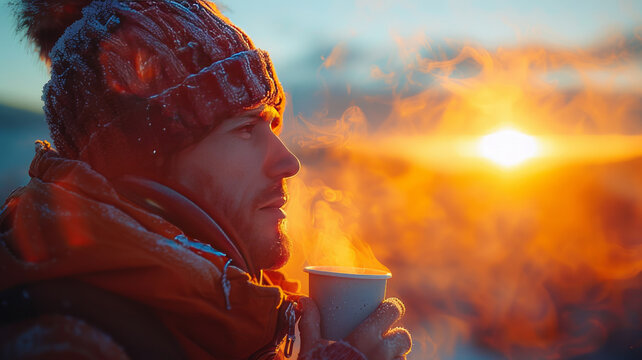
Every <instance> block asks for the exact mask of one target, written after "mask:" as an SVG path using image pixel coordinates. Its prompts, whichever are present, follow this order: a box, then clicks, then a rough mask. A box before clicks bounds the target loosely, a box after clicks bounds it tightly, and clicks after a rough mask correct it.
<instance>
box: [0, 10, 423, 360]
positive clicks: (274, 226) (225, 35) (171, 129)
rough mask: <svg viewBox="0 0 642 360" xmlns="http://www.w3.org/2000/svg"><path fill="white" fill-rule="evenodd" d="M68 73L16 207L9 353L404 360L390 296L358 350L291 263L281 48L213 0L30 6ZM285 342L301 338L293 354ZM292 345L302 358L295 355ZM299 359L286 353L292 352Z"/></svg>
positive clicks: (58, 67) (11, 205) (14, 197)
mask: <svg viewBox="0 0 642 360" xmlns="http://www.w3.org/2000/svg"><path fill="white" fill-rule="evenodd" d="M18 9H19V10H18V12H19V20H20V25H21V26H22V27H23V28H25V29H26V31H27V35H28V36H29V37H30V38H31V39H32V40H33V41H34V42H35V43H36V45H37V47H38V48H39V49H40V53H41V56H42V57H43V58H44V59H45V61H47V63H48V64H50V67H51V76H52V77H51V80H50V81H49V82H48V83H47V85H46V86H45V89H44V94H43V99H44V101H45V114H46V118H47V121H48V124H49V127H50V130H51V135H52V138H53V139H54V144H55V147H56V149H55V150H54V149H53V148H52V147H51V145H49V144H48V143H46V142H37V146H36V156H35V158H34V160H33V162H32V164H31V167H30V170H29V173H30V175H31V176H32V180H31V181H30V183H29V184H28V185H27V186H25V187H23V188H20V189H18V190H16V191H14V193H12V194H11V195H10V196H9V198H8V199H7V201H6V202H5V205H4V206H3V208H2V211H1V213H0V243H1V244H2V246H0V274H1V275H0V291H1V293H0V316H1V318H0V320H1V325H0V339H2V340H0V345H1V347H0V354H2V356H3V357H4V358H40V357H42V358H91V359H94V358H106V359H126V358H194V359H271V358H275V357H282V356H283V355H285V356H287V355H289V353H290V350H291V347H292V342H293V340H294V336H293V335H294V326H295V323H296V320H297V315H300V318H301V320H300V322H299V329H300V332H301V337H302V342H301V351H300V354H301V355H300V358H301V359H364V358H367V359H392V358H394V357H398V358H402V357H405V354H406V353H407V352H408V351H409V349H410V336H409V334H408V332H407V331H406V330H405V329H401V328H395V329H391V327H392V325H393V323H394V322H395V321H396V320H398V319H399V318H400V317H401V316H402V315H403V312H404V310H403V304H401V302H400V301H399V300H396V299H388V300H386V301H384V303H383V304H382V305H381V306H380V307H379V308H378V309H377V311H375V313H374V314H373V315H372V316H371V317H370V318H368V319H367V320H366V321H364V323H363V324H362V325H361V326H360V327H359V328H358V329H357V330H355V331H354V332H353V333H352V334H351V335H350V336H349V337H348V338H347V339H346V340H345V341H340V342H335V343H331V342H327V341H325V340H323V339H321V337H320V335H319V333H320V332H319V314H318V310H317V309H316V306H315V305H314V303H313V302H312V301H311V300H310V299H308V298H306V297H304V296H301V295H300V294H297V293H296V291H297V287H296V284H294V283H291V282H288V281H287V280H285V278H284V277H283V275H282V274H280V273H278V272H277V271H275V270H276V269H278V268H279V267H281V266H282V265H283V264H284V263H285V262H286V261H287V260H288V257H289V240H288V239H287V237H286V236H285V234H284V233H283V230H282V229H281V225H282V223H283V220H284V218H285V213H284V212H283V210H282V207H283V206H284V205H285V203H286V201H287V193H286V190H285V179H287V178H289V177H291V176H294V175H295V174H296V173H297V172H298V170H299V162H298V160H297V159H296V157H294V155H292V154H291V153H290V152H289V151H288V150H287V148H286V147H285V146H284V145H283V143H282V142H281V141H280V139H279V138H278V133H279V130H280V128H281V122H282V113H283V107H284V95H283V90H282V88H281V86H280V84H279V82H278V79H277V77H276V75H275V73H274V69H273V67H272V64H271V62H270V60H269V56H268V54H267V53H266V52H264V51H262V50H259V49H256V48H255V47H254V45H253V44H252V42H251V40H250V39H249V38H248V37H247V35H246V34H245V33H243V32H242V31H241V30H240V29H238V28H236V27H235V26H234V25H233V24H231V23H230V22H229V20H227V19H226V18H224V17H223V16H222V15H221V14H220V13H219V12H218V10H217V9H216V8H215V7H214V6H213V5H210V4H207V3H202V2H199V1H183V2H180V3H179V2H174V1H151V0H147V1H116V0H107V1H81V0H68V1H63V2H59V1H55V2H54V1H41V0H40V1H36V0H32V1H24V2H23V3H22V4H20V5H19V6H18ZM284 338H285V344H284ZM283 347H285V351H283ZM284 352H285V354H284Z"/></svg>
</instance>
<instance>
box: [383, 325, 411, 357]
mask: <svg viewBox="0 0 642 360" xmlns="http://www.w3.org/2000/svg"><path fill="white" fill-rule="evenodd" d="M411 349H412V337H411V336H410V333H409V332H408V330H406V329H404V328H400V327H398V328H394V329H392V330H390V331H389V332H388V333H387V334H386V335H385V336H384V338H383V340H382V341H381V342H380V343H379V346H378V349H377V352H378V353H379V354H382V355H383V358H384V359H398V358H400V357H401V358H405V356H406V354H408V353H409V352H410V350H411Z"/></svg>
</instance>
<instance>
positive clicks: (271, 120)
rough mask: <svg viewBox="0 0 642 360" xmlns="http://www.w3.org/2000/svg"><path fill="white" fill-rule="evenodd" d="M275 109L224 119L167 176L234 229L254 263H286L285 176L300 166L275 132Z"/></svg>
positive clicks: (185, 152)
mask: <svg viewBox="0 0 642 360" xmlns="http://www.w3.org/2000/svg"><path fill="white" fill-rule="evenodd" d="M280 121H281V119H280V116H279V113H278V112H277V111H276V110H274V108H272V107H270V106H265V105H262V106H260V107H258V108H256V109H253V110H248V111H245V112H243V113H241V114H240V115H238V116H236V117H234V118H230V119H227V120H224V121H223V122H222V123H221V124H220V125H219V126H218V127H217V128H216V129H214V130H212V131H211V132H210V133H209V134H208V135H207V137H205V138H204V139H203V140H201V141H200V142H198V143H196V144H195V145H193V146H191V147H189V148H187V149H185V150H183V151H181V152H180V153H179V154H178V155H176V156H175V157H174V158H173V159H172V162H171V164H170V177H172V178H173V181H174V182H178V183H179V184H180V186H181V187H182V188H184V189H187V191H189V192H190V193H189V194H187V195H188V196H189V197H191V198H192V199H194V200H195V201H196V202H197V203H199V204H201V206H203V207H204V210H205V211H207V212H208V213H209V214H211V215H212V216H214V217H215V219H217V220H219V221H220V220H222V221H227V222H229V224H230V226H231V227H232V228H233V230H234V231H235V232H236V233H237V234H238V236H239V239H238V241H239V242H240V244H236V245H237V246H239V247H240V248H242V250H241V251H243V252H245V253H246V254H249V257H250V259H248V260H249V261H250V262H252V264H253V266H254V268H255V269H272V268H279V267H281V266H282V265H284V264H285V263H286V262H287V260H288V258H289V256H290V243H289V240H288V239H287V237H286V236H285V234H284V233H283V231H282V225H283V221H284V219H285V212H283V210H282V209H281V208H282V207H283V206H284V205H285V202H286V201H287V194H286V189H285V179H286V178H288V177H291V176H294V175H295V174H296V173H297V172H298V171H299V161H298V159H297V158H296V157H295V156H294V155H293V154H292V153H290V151H289V150H288V149H287V148H286V147H285V145H284V144H283V143H282V142H281V140H280V139H279V138H278V136H277V134H276V133H275V129H278V127H279V125H280Z"/></svg>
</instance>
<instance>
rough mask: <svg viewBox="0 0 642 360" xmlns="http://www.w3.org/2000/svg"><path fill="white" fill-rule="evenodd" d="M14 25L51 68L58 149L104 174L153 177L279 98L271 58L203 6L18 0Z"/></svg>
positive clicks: (49, 98) (280, 102)
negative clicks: (228, 122) (170, 159)
mask: <svg viewBox="0 0 642 360" xmlns="http://www.w3.org/2000/svg"><path fill="white" fill-rule="evenodd" d="M17 8H18V9H17V10H18V17H19V27H20V28H23V29H26V32H27V36H28V37H29V38H30V39H31V40H32V41H33V42H34V43H35V44H36V46H37V47H38V48H39V51H40V55H41V57H42V58H43V59H44V60H45V61H47V63H48V64H50V65H51V80H50V81H49V82H48V83H47V84H46V85H45V87H44V91H43V100H44V103H45V105H44V110H45V115H46V118H47V122H48V124H49V129H50V131H51V136H52V138H53V140H54V145H55V147H56V148H57V150H58V151H59V152H60V153H61V154H62V155H63V156H65V157H68V158H71V159H79V160H83V161H86V162H88V163H89V164H90V165H91V166H92V167H93V168H94V169H96V170H97V171H99V172H101V173H103V174H104V175H106V176H108V177H112V176H117V175H121V174H137V175H149V174H153V173H155V172H156V171H157V168H158V167H159V166H160V165H161V164H162V162H163V159H164V158H166V157H167V156H169V155H171V154H173V153H175V152H177V151H179V150H180V149H183V148H185V147H187V146H188V145H190V144H193V143H195V142H197V141H199V140H200V139H201V138H202V137H204V136H205V135H206V134H207V133H208V132H209V131H210V130H211V129H213V128H214V127H215V126H216V125H217V124H219V123H220V122H221V121H222V120H224V119H226V118H229V117H232V116H234V115H235V114H237V113H239V112H240V111H242V110H244V109H248V108H252V107H255V106H257V105H260V104H268V105H272V106H274V107H275V108H276V109H277V110H278V111H279V112H280V113H282V112H283V107H284V105H285V99H284V94H283V90H282V88H281V85H280V83H279V81H278V79H277V77H276V74H275V72H274V68H273V66H272V63H271V61H270V58H269V56H268V54H267V52H265V51H263V50H260V49H256V48H255V47H254V44H253V43H252V41H251V40H250V38H249V37H248V36H247V35H246V34H245V33H244V32H243V31H242V30H240V29H239V28H237V27H236V26H234V25H233V24H232V23H231V22H230V21H229V20H228V19H227V18H225V17H224V16H223V15H222V14H221V13H220V12H219V11H218V10H217V9H216V7H215V6H214V5H212V4H210V3H207V2H203V1H182V2H177V1H163V0H143V1H125V0H122V1H117V0H105V1H100V0H94V1H91V0H85V1H82V0H64V1H53V0H24V1H22V2H21V3H19V4H18V7H17Z"/></svg>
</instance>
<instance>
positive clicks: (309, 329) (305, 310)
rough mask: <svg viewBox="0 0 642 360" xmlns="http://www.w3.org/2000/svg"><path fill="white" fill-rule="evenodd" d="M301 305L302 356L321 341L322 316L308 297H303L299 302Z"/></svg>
mask: <svg viewBox="0 0 642 360" xmlns="http://www.w3.org/2000/svg"><path fill="white" fill-rule="evenodd" d="M298 302H299V304H300V305H301V308H302V309H301V311H302V314H301V320H300V321H299V331H300V332H301V350H300V353H301V354H305V353H306V352H308V351H310V350H312V348H314V346H315V345H316V344H317V343H318V342H319V341H320V340H321V327H320V325H319V324H320V322H321V316H320V315H319V309H318V308H317V305H316V304H315V303H314V301H313V300H312V299H310V298H308V297H305V296H302V297H300V298H299V300H298Z"/></svg>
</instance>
